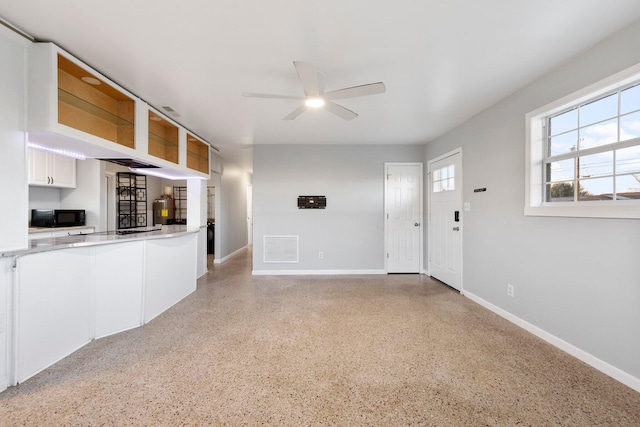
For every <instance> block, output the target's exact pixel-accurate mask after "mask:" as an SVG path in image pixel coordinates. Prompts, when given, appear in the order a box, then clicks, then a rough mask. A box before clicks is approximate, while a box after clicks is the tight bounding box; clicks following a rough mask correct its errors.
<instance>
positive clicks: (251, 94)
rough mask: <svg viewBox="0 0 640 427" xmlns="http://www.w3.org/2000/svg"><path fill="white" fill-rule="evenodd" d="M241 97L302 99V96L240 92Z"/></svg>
mask: <svg viewBox="0 0 640 427" xmlns="http://www.w3.org/2000/svg"><path fill="white" fill-rule="evenodd" d="M242 96H246V97H248V98H276V99H298V100H301V99H304V96H289V95H273V94H270V93H253V92H242Z"/></svg>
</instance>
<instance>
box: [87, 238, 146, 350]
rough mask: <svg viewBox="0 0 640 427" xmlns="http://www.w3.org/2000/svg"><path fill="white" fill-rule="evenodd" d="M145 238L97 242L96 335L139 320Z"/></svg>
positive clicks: (108, 333) (129, 326)
mask: <svg viewBox="0 0 640 427" xmlns="http://www.w3.org/2000/svg"><path fill="white" fill-rule="evenodd" d="M144 245H145V242H140V241H139V242H131V243H123V244H117V245H104V246H96V247H95V251H96V279H95V292H96V293H95V338H102V337H106V336H107V335H113V334H115V333H118V332H122V331H126V330H127V329H133V328H136V327H138V326H140V325H141V324H142V297H143V290H144V289H143V281H144V265H145V262H144Z"/></svg>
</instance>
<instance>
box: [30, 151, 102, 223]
mask: <svg viewBox="0 0 640 427" xmlns="http://www.w3.org/2000/svg"><path fill="white" fill-rule="evenodd" d="M104 173H105V163H104V162H101V161H100V160H95V159H87V160H76V188H65V189H62V190H60V208H61V209H84V210H85V211H86V212H85V213H86V216H87V217H86V224H87V225H92V226H94V227H95V231H96V232H98V231H106V230H103V227H104V221H102V213H103V212H104V210H105V199H104V194H105V191H106V189H105V183H104ZM29 191H34V187H30V188H29Z"/></svg>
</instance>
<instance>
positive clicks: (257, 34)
mask: <svg viewBox="0 0 640 427" xmlns="http://www.w3.org/2000/svg"><path fill="white" fill-rule="evenodd" d="M98 4H100V5H101V6H100V7H99V6H97V5H98ZM0 18H2V19H3V20H5V21H7V22H9V23H11V24H13V25H15V26H16V27H18V28H20V29H21V30H23V31H24V32H26V33H28V34H30V35H32V36H33V37H35V38H36V39H38V40H43V41H53V42H55V43H56V44H58V45H59V46H61V47H63V48H64V49H66V50H67V51H69V52H70V53H72V54H74V55H75V56H77V57H78V58H80V59H82V60H83V61H85V62H86V63H88V64H89V65H91V66H92V67H94V68H96V69H97V70H99V71H101V72H102V73H103V74H105V75H107V76H109V77H110V78H111V79H113V80H114V81H116V82H117V83H119V84H120V85H122V86H124V87H125V88H127V89H128V90H130V91H131V92H133V93H135V94H136V95H138V96H139V97H141V98H143V99H144V100H146V101H147V102H148V103H150V104H151V105H153V106H156V107H161V106H165V105H167V106H170V107H172V108H173V109H175V110H176V111H177V112H178V113H179V114H180V117H178V118H176V120H177V121H179V122H180V123H181V124H183V125H184V126H185V127H187V128H189V129H191V130H192V131H193V132H195V133H197V134H199V135H200V136H201V137H203V138H205V139H207V140H208V141H209V142H211V143H212V144H213V145H215V146H216V147H218V148H220V150H221V152H222V153H223V155H224V156H225V157H227V158H228V159H229V160H231V161H234V162H236V163H238V164H239V165H240V166H242V167H244V168H245V169H247V170H252V166H251V159H252V155H251V153H252V150H251V147H252V145H254V144H421V143H425V142H429V141H430V140H432V139H434V138H436V137H437V136H439V135H442V134H443V133H445V132H447V131H448V130H450V129H452V128H453V127H455V126H457V125H459V124H460V123H462V122H464V121H465V120H466V119H468V118H469V117H471V116H473V115H474V114H476V113H478V112H479V111H481V110H483V109H484V108H486V107H488V106H490V105H492V104H494V103H495V102H497V101H498V100H500V99H501V98H504V97H505V96H507V95H509V94H511V93H512V92H514V91H515V90H517V89H519V88H520V87H522V86H524V85H526V84H527V83H529V82H531V81H533V80H534V79H536V78H537V77H539V76H541V75H542V74H544V73H546V72H547V71H549V70H550V69H552V68H554V67H556V66H558V65H559V64H561V63H562V62H563V61H565V60H566V59H567V58H569V57H571V56H574V55H576V54H578V53H579V52H581V51H583V50H584V49H586V48H588V47H589V46H591V45H593V44H594V43H596V42H598V41H599V40H601V39H603V38H605V37H606V36H608V35H610V34H612V33H614V32H615V31H617V30H619V29H620V28H622V27H624V26H626V25H628V24H630V23H631V22H633V21H635V20H637V19H640V1H638V0H614V1H612V0H517V1H514V0H447V1H444V0H395V1H393V2H390V1H382V0H378V1H372V0H349V1H347V0H271V1H266V0H243V1H221V0H184V1H167V0H134V1H132V0H109V1H102V2H98V1H86V0H59V1H35V0H2V2H1V3H0ZM294 60H297V61H307V62H311V63H313V64H314V65H315V66H316V70H317V71H318V72H319V73H320V75H321V79H322V80H323V81H324V84H325V90H327V91H330V90H335V89H340V88H343V87H347V86H355V85H360V84H365V83H371V82H378V81H382V82H384V83H385V85H386V87H387V92H386V93H384V94H379V95H374V96H369V97H363V98H352V99H345V100H341V101H338V103H339V104H341V105H343V106H345V107H347V108H349V109H351V110H353V111H355V112H357V113H358V114H359V115H360V116H359V117H358V118H356V119H355V120H352V121H348V122H347V121H344V120H342V119H340V118H338V117H336V116H334V115H332V114H331V113H329V112H327V111H324V110H320V111H308V112H305V113H304V114H302V115H301V116H300V117H298V118H297V119H296V120H294V121H283V120H282V118H283V117H284V116H285V115H287V114H288V113H289V112H291V111H292V110H293V109H295V108H296V107H297V106H298V105H299V103H298V101H294V100H278V99H252V98H244V97H242V92H244V91H248V92H267V93H278V94H286V95H303V93H302V86H301V84H300V82H299V80H298V76H297V74H296V72H295V69H294V67H293V63H292V62H293V61H294Z"/></svg>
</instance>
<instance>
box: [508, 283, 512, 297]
mask: <svg viewBox="0 0 640 427" xmlns="http://www.w3.org/2000/svg"><path fill="white" fill-rule="evenodd" d="M507 295H509V296H510V297H512V296H513V285H512V284H511V283H507Z"/></svg>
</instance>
